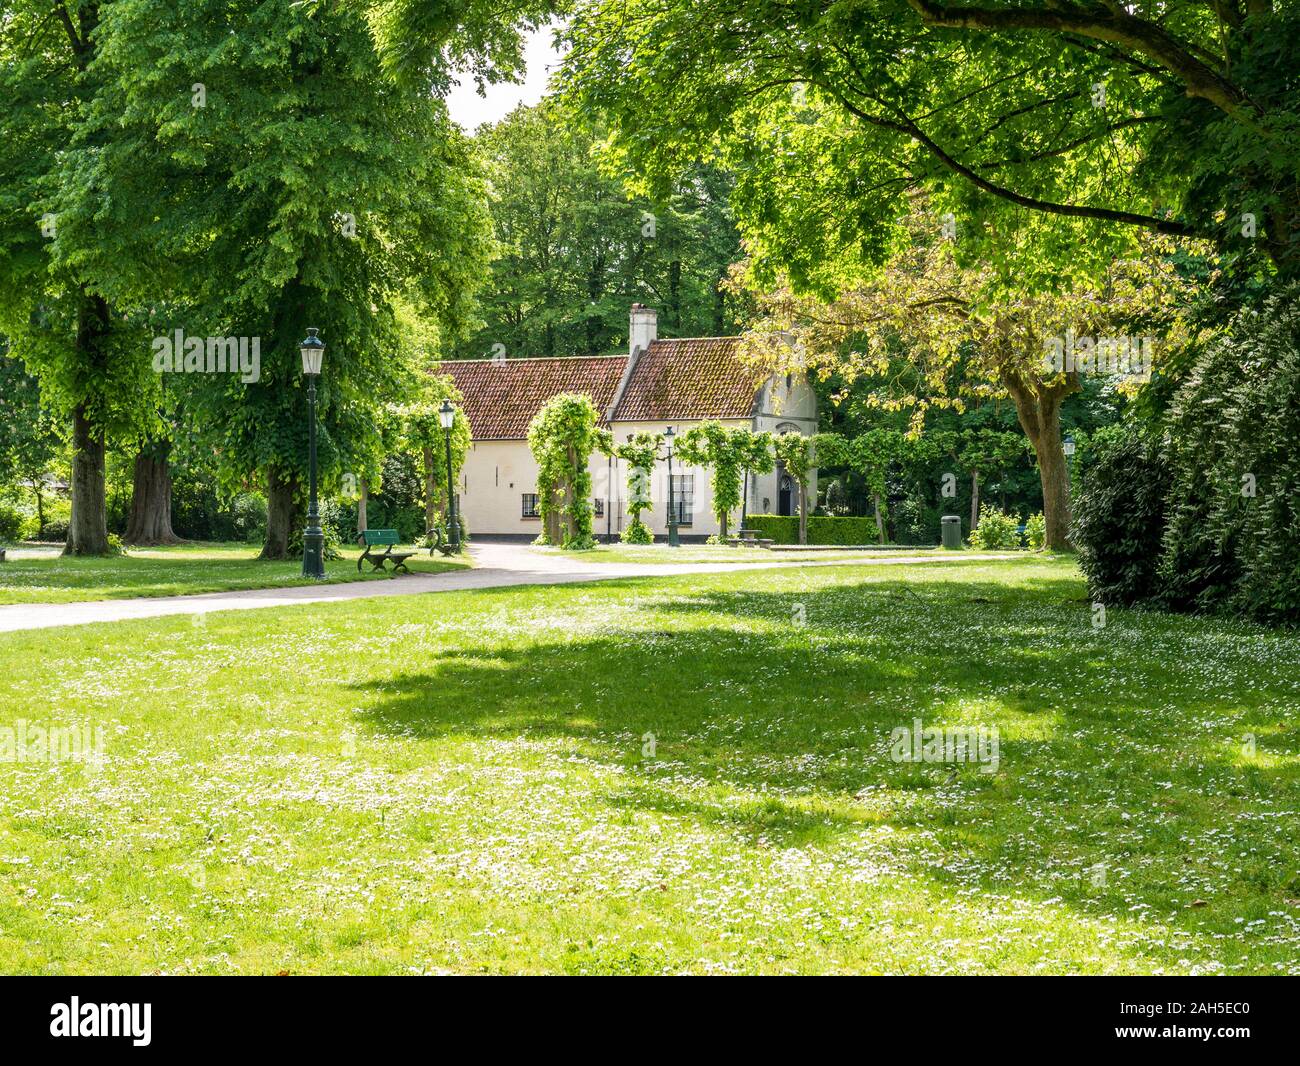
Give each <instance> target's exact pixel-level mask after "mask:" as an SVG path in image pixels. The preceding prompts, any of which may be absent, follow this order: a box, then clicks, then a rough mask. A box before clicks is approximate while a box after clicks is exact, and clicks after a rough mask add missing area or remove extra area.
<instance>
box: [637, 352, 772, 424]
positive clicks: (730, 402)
mask: <svg viewBox="0 0 1300 1066" xmlns="http://www.w3.org/2000/svg"><path fill="white" fill-rule="evenodd" d="M737 340H738V339H737V338H736V337H689V338H683V339H681V340H657V341H652V342H651V344H650V347H649V348H647V349H646V350H645V351H644V352H643V353H642V354H641V358H640V359H639V360H638V361H637V364H636V368H635V369H634V370H633V371H632V380H631V381H629V382H628V385H627V388H626V389H625V390H624V392H623V396H622V398H621V399H620V400H619V402H618V409H617V410H616V411H615V412H614V421H618V422H660V421H672V420H673V419H696V418H749V417H750V416H751V415H752V414H753V413H754V399H755V396H756V395H757V393H758V388H759V386H760V385H761V384H762V383H763V379H764V378H765V377H766V375H765V374H764V373H763V372H762V371H759V370H755V369H754V368H753V367H750V366H746V365H745V364H744V363H742V362H741V361H740V356H739V354H738V345H737Z"/></svg>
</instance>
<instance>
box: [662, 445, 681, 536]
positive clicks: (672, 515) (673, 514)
mask: <svg viewBox="0 0 1300 1066" xmlns="http://www.w3.org/2000/svg"><path fill="white" fill-rule="evenodd" d="M664 443H665V444H667V445H668V547H670V548H676V547H679V546H680V545H681V541H680V540H679V539H678V536H677V502H676V501H675V500H674V499H673V427H672V426H669V427H668V429H667V430H665V431H664Z"/></svg>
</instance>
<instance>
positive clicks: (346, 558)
mask: <svg viewBox="0 0 1300 1066" xmlns="http://www.w3.org/2000/svg"><path fill="white" fill-rule="evenodd" d="M259 550H260V549H259V548H257V547H253V546H250V545H247V544H198V543H195V544H183V545H179V546H177V547H172V548H147V549H146V548H131V549H130V550H129V551H128V553H127V554H126V555H121V556H117V557H114V558H106V559H65V558H63V557H62V556H60V555H59V554H58V552H57V549H49V550H30V549H28V550H24V549H22V548H20V549H18V550H17V552H15V551H13V550H11V551H10V553H9V560H8V562H4V563H0V604H10V603H75V602H78V601H84V600H115V599H128V598H131V597H134V596H180V595H183V594H185V593H190V592H226V591H229V590H231V589H265V588H280V587H282V586H285V585H305V584H316V582H314V581H308V580H305V579H304V578H303V577H302V561H301V560H300V559H293V560H290V561H287V562H262V561H260V560H259V559H258V558H257V553H258V551H259ZM403 550H411V549H409V548H408V549H403ZM341 554H342V555H343V558H341V559H337V560H334V561H332V562H328V563H326V564H325V572H326V575H327V576H328V579H329V580H330V581H362V580H370V579H371V577H372V573H371V569H372V568H371V567H370V565H369V564H368V563H367V564H366V565H365V566H364V567H363V568H362V569H363V570H365V571H366V572H365V573H358V572H357V556H358V555H359V554H360V549H358V548H344V549H342V553H341ZM406 565H407V567H408V569H410V570H411V571H413V572H414V571H423V572H425V573H436V572H438V571H440V570H449V569H454V568H456V567H461V566H468V565H469V562H468V558H467V557H462V558H460V559H457V560H454V561H448V560H446V559H444V558H443V557H442V556H436V557H435V558H433V559H431V558H429V554H428V552H427V551H422V552H421V553H420V554H419V555H417V556H416V557H415V558H414V559H410V560H408V561H407V564H406ZM382 576H383V575H382V574H379V573H374V574H373V577H376V578H378V577H382Z"/></svg>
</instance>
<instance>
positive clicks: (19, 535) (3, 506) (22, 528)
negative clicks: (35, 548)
mask: <svg viewBox="0 0 1300 1066" xmlns="http://www.w3.org/2000/svg"><path fill="white" fill-rule="evenodd" d="M34 525H35V522H34V521H33V519H32V516H31V515H30V514H29V513H28V512H27V510H26V509H25V508H23V507H21V506H20V505H19V504H17V503H15V502H13V501H12V500H0V544H6V543H12V542H14V541H18V540H23V539H24V538H25V537H27V536H29V535H30V533H29V530H31V528H32V527H33V526H34Z"/></svg>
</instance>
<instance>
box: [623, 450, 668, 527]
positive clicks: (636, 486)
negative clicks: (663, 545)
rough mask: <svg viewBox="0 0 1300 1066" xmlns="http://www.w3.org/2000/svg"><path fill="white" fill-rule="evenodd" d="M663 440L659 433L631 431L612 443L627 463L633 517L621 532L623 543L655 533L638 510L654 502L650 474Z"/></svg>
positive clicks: (629, 506) (647, 507)
mask: <svg viewBox="0 0 1300 1066" xmlns="http://www.w3.org/2000/svg"><path fill="white" fill-rule="evenodd" d="M663 442H664V437H663V434H662V433H634V434H632V436H630V437H629V438H628V439H627V440H625V441H623V442H622V443H621V444H617V445H614V454H615V455H616V456H617V457H618V458H620V459H622V460H623V461H624V462H625V463H627V513H628V514H629V515H630V516H631V517H632V521H631V522H629V523H628V526H627V528H626V529H625V530H623V533H622V539H623V542H624V543H625V544H652V543H653V542H654V534H652V533H651V532H650V528H649V527H648V526H647V525H646V524H645V523H644V522H643V521H641V512H642V511H647V510H649V509H650V508H651V507H653V506H654V502H653V500H652V499H651V494H650V475H651V473H652V472H653V470H654V466H655V463H657V462H658V461H659V454H660V450H661V449H662V448H663Z"/></svg>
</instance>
